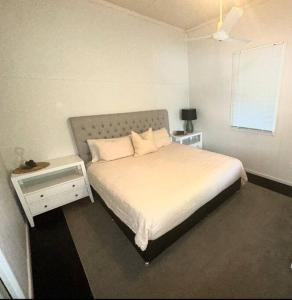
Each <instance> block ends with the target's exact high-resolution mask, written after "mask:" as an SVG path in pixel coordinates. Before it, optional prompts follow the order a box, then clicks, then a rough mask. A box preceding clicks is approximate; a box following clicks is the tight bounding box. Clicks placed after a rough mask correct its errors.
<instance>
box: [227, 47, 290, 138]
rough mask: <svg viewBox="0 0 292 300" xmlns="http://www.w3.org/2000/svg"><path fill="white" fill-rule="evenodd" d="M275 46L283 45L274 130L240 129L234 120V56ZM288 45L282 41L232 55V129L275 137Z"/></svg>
mask: <svg viewBox="0 0 292 300" xmlns="http://www.w3.org/2000/svg"><path fill="white" fill-rule="evenodd" d="M274 45H282V46H283V48H282V53H281V64H280V74H279V85H278V89H277V96H276V107H275V111H274V124H273V129H272V130H263V129H256V128H248V127H240V126H236V125H234V124H233V120H234V113H233V112H234V105H235V102H234V100H233V99H234V98H233V96H234V92H235V90H234V87H235V82H234V81H235V80H237V78H236V77H235V76H234V59H233V57H234V55H236V54H240V53H241V52H242V51H248V50H252V49H257V48H264V47H271V46H274ZM286 45H287V43H286V42H285V41H281V42H277V43H270V44H264V45H260V46H255V47H252V48H246V49H242V50H240V51H236V52H234V53H233V54H232V80H231V107H230V125H231V128H232V129H235V130H243V131H248V132H251V133H252V132H254V133H261V134H265V135H275V133H276V130H277V123H278V111H279V103H280V96H281V88H282V81H283V80H282V79H283V72H284V60H285V51H286Z"/></svg>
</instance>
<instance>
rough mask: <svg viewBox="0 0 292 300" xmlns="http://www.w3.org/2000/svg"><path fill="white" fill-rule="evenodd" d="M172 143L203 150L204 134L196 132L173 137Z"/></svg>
mask: <svg viewBox="0 0 292 300" xmlns="http://www.w3.org/2000/svg"><path fill="white" fill-rule="evenodd" d="M172 141H173V142H175V143H179V144H184V145H190V146H192V147H195V148H200V149H202V148H203V133H202V132H201V131H194V132H193V133H187V134H184V135H172Z"/></svg>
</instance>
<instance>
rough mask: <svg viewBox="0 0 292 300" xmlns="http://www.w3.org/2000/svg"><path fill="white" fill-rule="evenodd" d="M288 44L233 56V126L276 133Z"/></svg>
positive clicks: (252, 49)
mask: <svg viewBox="0 0 292 300" xmlns="http://www.w3.org/2000/svg"><path fill="white" fill-rule="evenodd" d="M283 50H284V43H278V44H273V45H268V46H261V47H257V48H251V49H246V50H242V51H240V52H236V53H234V54H233V70H232V71H233V82H232V126H235V127H242V128H250V129H258V130H265V131H271V132H274V131H275V127H276V116H277V106H278V98H279V94H280V85H281V73H282V61H283V53H284V51H283Z"/></svg>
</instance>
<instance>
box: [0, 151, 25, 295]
mask: <svg viewBox="0 0 292 300" xmlns="http://www.w3.org/2000/svg"><path fill="white" fill-rule="evenodd" d="M0 207H1V209H0V277H1V279H2V280H3V282H4V283H5V285H6V287H7V288H8V290H9V292H10V293H11V294H12V295H13V296H14V297H15V296H17V297H29V295H30V287H29V276H28V270H29V266H28V263H29V257H28V255H29V254H28V253H27V244H26V243H27V236H26V225H25V223H24V220H23V217H22V215H21V213H20V211H19V208H18V206H17V204H16V201H15V198H14V195H13V193H12V191H11V188H10V184H9V175H8V173H7V171H6V170H5V168H4V165H3V161H2V158H1V156H0ZM6 263H7V265H6ZM10 271H12V272H13V274H10ZM14 276H15V277H14Z"/></svg>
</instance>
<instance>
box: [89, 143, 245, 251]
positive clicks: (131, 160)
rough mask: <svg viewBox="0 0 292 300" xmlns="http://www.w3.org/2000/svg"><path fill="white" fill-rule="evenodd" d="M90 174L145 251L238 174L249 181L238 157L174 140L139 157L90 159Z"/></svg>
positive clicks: (230, 182)
mask: <svg viewBox="0 0 292 300" xmlns="http://www.w3.org/2000/svg"><path fill="white" fill-rule="evenodd" d="M88 176H89V181H90V183H91V185H92V186H93V187H94V189H95V190H96V191H97V192H98V194H99V195H100V196H101V197H102V199H103V200H104V201H105V203H106V205H107V206H108V207H109V208H110V209H111V210H112V211H113V212H114V213H115V214H116V215H117V216H118V217H119V218H120V219H121V220H122V221H123V222H124V223H125V224H127V225H128V227H129V228H131V230H132V231H133V232H134V233H135V234H136V236H135V242H136V244H137V245H138V246H139V248H140V249H141V250H143V251H144V250H145V249H146V248H147V245H148V241H149V240H155V239H157V238H159V237H160V236H162V235H163V234H165V233H166V232H168V231H169V230H171V229H173V228H174V227H176V226H177V225H179V224H180V223H182V222H183V221H184V220H185V219H187V218H188V217H189V216H191V215H192V214H193V213H194V212H195V211H196V210H197V209H199V208H200V207H201V206H203V205H204V204H205V203H207V202H208V201H210V200H211V199H213V198H214V197H215V196H216V195H218V194H219V193H220V192H222V191H223V190H224V189H226V188H227V187H228V186H230V185H231V184H232V183H234V182H235V181H236V180H237V179H239V178H240V177H241V180H242V183H244V182H245V181H247V177H246V173H245V171H244V168H243V166H242V163H241V162H240V161H239V160H238V159H235V158H232V157H228V156H225V155H221V154H217V153H213V152H209V151H205V150H200V149H196V148H193V147H190V146H185V145H180V144H175V143H173V144H171V145H169V146H166V147H163V148H161V149H159V150H158V151H157V152H154V153H151V154H147V155H144V156H140V157H133V156H131V157H127V158H122V159H118V160H115V161H110V162H97V163H93V164H91V165H90V166H89V167H88Z"/></svg>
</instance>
